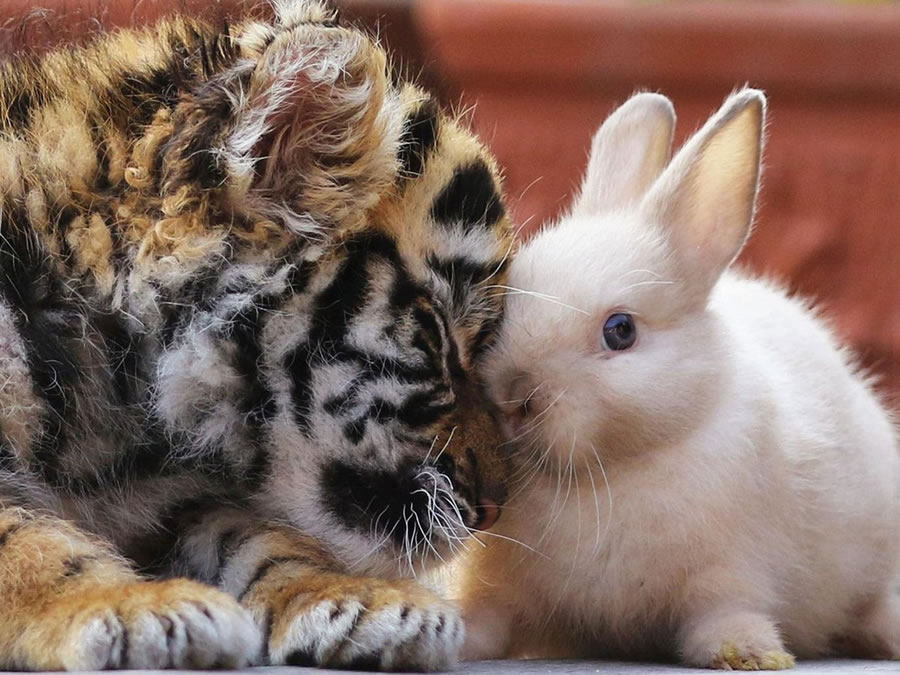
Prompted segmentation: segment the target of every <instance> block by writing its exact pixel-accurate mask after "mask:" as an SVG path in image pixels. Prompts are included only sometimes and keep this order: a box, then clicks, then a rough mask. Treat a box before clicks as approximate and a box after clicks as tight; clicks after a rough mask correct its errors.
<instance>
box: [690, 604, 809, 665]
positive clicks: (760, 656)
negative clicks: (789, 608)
mask: <svg viewBox="0 0 900 675" xmlns="http://www.w3.org/2000/svg"><path fill="white" fill-rule="evenodd" d="M682 656H683V659H684V661H685V663H688V664H690V665H695V666H700V667H703V668H718V669H721V670H785V669H787V668H793V667H794V665H795V662H794V657H793V656H792V655H791V654H790V653H789V652H788V651H787V650H785V648H784V643H783V642H782V641H781V637H780V636H779V635H778V629H777V628H776V627H775V624H774V623H773V622H772V621H771V620H770V619H769V618H768V617H766V616H764V615H762V614H758V613H755V612H738V613H734V614H725V615H722V614H720V615H717V616H712V617H708V618H706V619H704V620H702V621H700V622H699V623H698V624H697V625H696V626H695V627H694V628H693V630H691V631H690V632H689V633H688V634H687V636H686V640H685V642H684V646H683V649H682Z"/></svg>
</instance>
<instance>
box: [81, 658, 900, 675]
mask: <svg viewBox="0 0 900 675" xmlns="http://www.w3.org/2000/svg"><path fill="white" fill-rule="evenodd" d="M117 672H118V674H119V675H126V674H129V673H130V674H131V675H151V674H152V675H196V674H197V671H174V670H166V671H146V670H145V671H139V670H134V671H128V670H126V671H121V670H120V671H117ZM214 672H215V673H217V675H224V673H225V671H214ZM237 672H240V673H242V674H243V675H301V673H321V674H322V675H339V674H340V673H349V672H350V671H346V670H319V669H317V668H287V667H270V668H250V669H247V670H242V671H237ZM453 672H454V673H459V674H461V675H517V674H518V673H521V674H522V675H539V674H542V673H547V674H548V675H569V674H571V675H588V674H590V673H602V674H603V675H619V673H621V674H622V675H656V674H657V673H666V674H668V675H676V674H677V675H689V674H690V673H695V674H698V675H700V674H703V675H711V674H712V673H715V672H717V671H712V670H702V669H697V668H682V667H680V666H671V665H658V664H645V663H621V662H618V661H480V662H477V663H465V664H461V665H459V666H457V668H456V669H455V670H454V671H453ZM790 673H791V675H803V674H805V673H814V674H815V675H841V674H843V673H849V674H850V675H854V674H857V675H862V674H863V673H900V661H805V662H804V661H801V662H800V663H798V664H797V667H796V668H794V669H793V670H792V671H790ZM98 675H99V674H98ZM104 675H109V673H108V672H107V673H105V674H104Z"/></svg>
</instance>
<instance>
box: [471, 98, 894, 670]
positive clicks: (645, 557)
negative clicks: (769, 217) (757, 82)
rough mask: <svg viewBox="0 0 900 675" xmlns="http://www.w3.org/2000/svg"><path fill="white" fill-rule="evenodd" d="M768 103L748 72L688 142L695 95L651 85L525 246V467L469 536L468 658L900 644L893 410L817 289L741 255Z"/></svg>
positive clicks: (705, 656)
mask: <svg viewBox="0 0 900 675" xmlns="http://www.w3.org/2000/svg"><path fill="white" fill-rule="evenodd" d="M764 103H765V102H764V99H763V98H762V95H761V94H760V93H759V92H754V91H751V90H745V91H742V92H739V93H737V94H735V95H733V96H732V98H730V99H729V100H728V101H726V103H725V105H724V106H723V108H722V110H721V111H720V112H719V113H718V114H717V115H716V116H714V117H713V118H712V119H711V120H710V122H709V123H707V125H706V126H705V127H704V128H703V129H701V131H700V132H698V134H697V135H696V136H695V137H694V138H693V139H691V140H690V141H689V142H688V143H687V144H686V145H685V146H684V147H683V148H682V150H681V151H680V152H679V153H678V155H676V157H675V158H674V159H673V160H672V162H671V164H668V165H667V162H668V153H669V150H668V148H669V144H670V143H671V131H672V125H673V124H674V115H673V114H672V111H671V105H670V104H668V101H667V100H665V99H663V98H662V97H660V96H658V95H652V94H643V95H638V96H636V97H634V98H633V99H632V100H631V101H629V103H626V104H625V106H623V107H622V108H620V110H619V111H617V112H616V113H614V115H613V116H612V117H611V118H610V119H609V120H608V121H607V122H606V123H605V124H604V126H603V127H602V128H601V130H600V131H599V132H598V135H597V136H596V137H595V140H594V146H593V151H592V157H591V161H590V165H589V168H588V175H587V178H586V179H585V186H584V188H583V191H582V195H581V197H580V198H579V199H578V201H577V202H576V204H575V206H574V207H573V210H572V213H571V214H570V215H569V216H567V217H566V218H564V219H563V220H562V222H560V223H559V224H557V225H556V226H554V227H549V228H547V229H545V230H544V231H542V232H541V233H539V234H538V235H536V236H535V237H534V238H533V239H532V240H531V241H529V242H528V243H526V244H525V245H524V246H523V247H522V249H521V250H520V252H519V253H518V255H517V256H516V258H515V260H514V261H513V263H512V266H511V270H510V284H511V286H512V287H514V288H517V289H521V290H520V292H513V294H512V295H511V296H510V298H509V301H508V306H507V317H506V319H505V320H504V323H503V326H502V328H501V332H500V337H499V340H498V343H497V345H496V346H495V347H494V349H493V351H492V353H491V356H490V358H489V362H488V364H487V373H488V380H489V383H490V386H491V389H492V392H493V395H494V397H495V398H496V399H497V400H499V401H501V404H502V405H503V406H504V408H505V411H506V418H507V429H508V432H509V434H510V436H511V437H513V438H514V439H516V440H515V445H516V450H515V453H516V455H517V458H518V461H519V464H520V466H519V473H518V477H519V480H520V482H521V485H519V486H518V487H516V486H515V485H514V486H513V487H512V489H511V492H512V494H513V497H512V498H511V499H510V501H509V503H508V506H507V507H506V509H505V512H504V515H503V517H502V518H501V519H500V521H499V522H498V524H497V526H496V528H495V530H494V532H495V534H497V535H499V536H498V537H493V538H490V539H489V541H488V542H487V545H486V546H485V547H484V548H475V550H473V551H472V552H471V553H470V554H469V555H468V557H467V558H466V559H465V561H464V565H463V571H462V575H461V577H460V578H461V585H460V589H459V592H460V594H461V599H462V603H463V605H464V611H465V615H466V619H467V636H468V637H467V644H466V647H465V651H466V656H467V657H468V658H472V659H475V658H497V657H501V656H513V655H529V656H626V657H635V658H646V657H648V656H658V657H663V658H666V657H677V658H680V659H681V660H683V661H684V662H686V663H689V664H693V665H699V666H711V667H721V668H734V669H759V668H763V669H778V668H785V667H790V666H791V665H793V655H797V656H800V657H815V656H823V655H828V654H839V655H860V656H868V657H881V658H900V598H898V587H897V576H898V575H897V571H898V557H900V551H898V549H900V537H898V534H900V453H898V447H897V441H896V431H895V429H894V426H893V424H892V420H891V419H890V415H889V414H888V412H887V411H886V410H885V408H884V407H883V406H882V404H881V403H880V402H879V401H878V399H877V397H876V396H875V394H874V393H873V390H872V388H871V386H870V384H869V383H868V382H867V380H866V379H865V378H864V377H863V376H861V375H860V374H859V373H858V372H857V370H856V369H855V368H854V366H853V365H852V358H851V357H850V356H849V355H848V353H847V352H846V351H845V350H843V349H841V348H840V346H839V345H838V343H837V342H836V340H835V339H834V337H833V336H832V334H831V332H830V330H829V329H828V327H827V326H826V324H825V323H824V322H823V321H822V320H821V319H820V318H819V317H817V316H816V314H815V313H814V312H813V311H812V310H811V308H810V307H809V306H808V305H806V304H805V303H803V302H801V301H799V300H797V299H794V298H790V297H788V295H787V294H786V293H784V292H783V291H782V290H780V289H779V288H778V287H776V286H775V285H773V284H770V283H768V282H764V281H761V280H758V279H753V278H750V277H748V276H745V275H743V274H741V273H740V272H737V271H733V270H731V269H726V268H727V267H728V265H729V263H730V262H731V260H732V259H733V257H734V256H735V255H736V254H737V252H738V251H739V250H740V247H741V246H742V244H743V241H744V239H745V238H746V236H747V232H748V231H749V226H750V223H751V221H752V216H753V209H754V204H755V195H756V191H757V184H758V172H759V161H760V151H761V144H762V135H761V134H762V132H761V130H762V126H763V118H764V112H765V104H764ZM634 157H636V159H632V158H634ZM663 168H665V171H662V169H663ZM660 172H662V173H661V175H660ZM710 183H711V184H710ZM604 190H605V192H604ZM535 294H537V295H535ZM622 315H627V316H628V317H630V318H629V319H628V321H629V322H630V323H629V325H631V326H632V328H633V331H632V333H629V331H628V330H627V326H626V330H625V332H620V333H619V335H618V337H617V336H615V335H613V336H612V338H608V337H607V331H608V328H609V326H610V325H611V324H610V323H609V322H610V321H613V322H614V323H615V321H619V322H621V321H622V319H616V320H614V319H612V318H610V317H615V316H622ZM634 334H636V339H635V340H634V341H633V344H629V343H628V341H629V340H631V338H633V337H634ZM623 335H624V336H625V338H626V341H624V342H623V341H622V340H621V337H622V336H623ZM608 341H611V343H612V344H613V345H614V348H610V346H609V344H607V342H608ZM622 345H627V346H625V347H623V346H622ZM616 346H617V347H618V348H615V347H616Z"/></svg>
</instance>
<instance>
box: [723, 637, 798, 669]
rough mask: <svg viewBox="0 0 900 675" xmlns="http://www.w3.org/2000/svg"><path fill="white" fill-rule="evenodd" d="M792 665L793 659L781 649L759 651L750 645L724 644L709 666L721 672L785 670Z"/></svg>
mask: <svg viewBox="0 0 900 675" xmlns="http://www.w3.org/2000/svg"><path fill="white" fill-rule="evenodd" d="M794 663H795V662H794V657H793V656H792V655H791V654H789V653H788V652H786V651H784V650H783V649H773V650H767V651H759V650H757V649H754V648H753V646H752V645H742V646H740V647H739V646H738V645H736V644H734V643H733V642H724V643H722V648H721V649H720V650H719V652H718V654H716V656H715V657H714V658H713V660H712V662H711V663H710V664H709V665H710V667H712V668H719V669H722V670H786V669H788V668H793V667H794Z"/></svg>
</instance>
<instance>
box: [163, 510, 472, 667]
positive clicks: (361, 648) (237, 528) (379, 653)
mask: <svg viewBox="0 0 900 675" xmlns="http://www.w3.org/2000/svg"><path fill="white" fill-rule="evenodd" d="M245 518H246V517H245V516H242V515H239V514H238V513H231V514H229V513H224V512H219V513H217V514H211V515H210V516H208V517H207V518H204V519H203V520H202V521H201V522H198V523H197V525H196V528H195V529H194V532H195V534H194V535H188V536H186V537H184V538H183V540H182V541H181V543H180V546H179V549H180V550H181V551H182V552H183V555H185V556H187V557H188V558H189V560H185V561H184V564H187V565H188V566H189V568H190V569H189V570H184V571H187V572H188V573H190V574H193V575H196V576H199V577H200V578H204V579H206V580H208V581H211V582H213V581H215V582H218V583H219V584H220V587H221V588H222V589H223V590H225V591H227V592H228V593H230V594H231V595H233V596H234V597H236V598H238V599H239V600H240V602H241V604H243V605H244V607H246V608H247V609H248V610H250V612H251V613H252V614H253V616H254V617H255V618H256V620H257V621H258V623H259V625H260V627H261V628H262V630H263V634H264V641H265V645H266V650H267V661H268V663H270V664H272V665H285V664H287V665H302V666H327V667H333V668H351V669H358V668H362V669H367V670H373V669H377V670H442V669H445V668H446V667H448V666H450V665H452V664H453V663H455V662H456V660H457V658H458V654H459V651H460V648H461V646H462V640H463V623H462V620H461V618H460V615H459V612H458V610H457V609H456V607H455V606H454V605H453V604H451V603H449V602H447V601H445V600H443V599H441V598H440V597H438V596H437V595H435V594H434V593H432V592H431V591H429V590H427V589H425V588H424V587H422V586H420V585H419V584H417V583H415V582H413V581H409V580H399V581H397V580H393V581H392V580H385V579H377V578H372V577H359V576H352V575H349V574H347V573H345V572H343V571H342V568H341V566H340V565H339V564H338V563H337V562H336V561H335V560H334V559H333V558H332V557H331V556H330V555H328V554H327V553H326V552H325V551H324V550H323V548H322V547H321V546H320V545H319V544H318V542H317V541H316V540H314V539H312V538H310V537H305V536H303V535H302V534H300V533H299V532H297V531H296V530H294V529H291V528H289V527H285V526H283V525H278V524H272V523H267V524H255V525H254V524H250V523H248V522H247V521H246V520H245ZM241 521H243V524H242V525H239V524H238V523H241Z"/></svg>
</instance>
